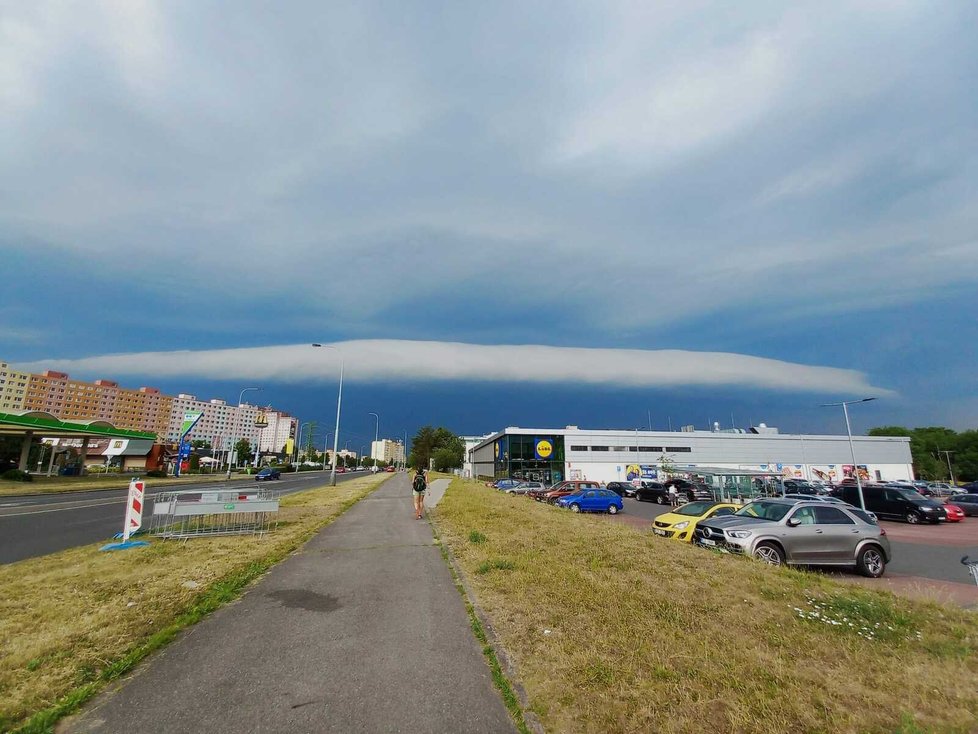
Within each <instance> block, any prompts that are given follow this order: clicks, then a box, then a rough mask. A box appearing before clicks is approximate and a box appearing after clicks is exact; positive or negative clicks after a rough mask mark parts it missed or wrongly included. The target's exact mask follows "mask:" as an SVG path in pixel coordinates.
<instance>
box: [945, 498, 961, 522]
mask: <svg viewBox="0 0 978 734" xmlns="http://www.w3.org/2000/svg"><path fill="white" fill-rule="evenodd" d="M944 512H946V513H947V521H948V522H961V521H962V520H964V510H963V509H961V508H960V507H958V506H957V505H952V504H950V503H945V505H944Z"/></svg>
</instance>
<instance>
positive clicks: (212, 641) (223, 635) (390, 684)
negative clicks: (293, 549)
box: [58, 474, 515, 734]
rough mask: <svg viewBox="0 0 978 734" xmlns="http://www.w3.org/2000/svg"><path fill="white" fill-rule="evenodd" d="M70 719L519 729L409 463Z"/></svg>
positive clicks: (138, 726) (101, 727) (82, 725)
mask: <svg viewBox="0 0 978 734" xmlns="http://www.w3.org/2000/svg"><path fill="white" fill-rule="evenodd" d="M326 491H328V490H326ZM58 731H62V732H126V731H136V732H140V733H141V734H145V733H147V732H200V731H207V732H235V733H237V732H290V733H291V732H344V733H346V732H411V733H412V734H413V733H416V732H452V733H453V734H454V733H455V732H463V731H464V732H513V731H515V727H514V725H513V723H512V721H511V719H510V717H509V714H508V713H507V711H506V708H505V706H504V705H503V703H502V700H501V698H500V696H499V694H498V692H497V691H496V690H495V689H494V688H493V686H492V680H491V676H490V671H489V668H488V666H487V665H486V662H485V659H484V658H483V655H482V652H481V650H480V649H479V645H478V644H477V642H476V640H475V637H474V636H473V634H472V630H471V628H470V627H469V619H468V616H467V614H466V611H465V606H464V604H463V602H462V599H461V597H460V596H459V593H458V591H457V590H456V588H455V585H454V583H453V581H452V578H451V573H450V572H449V570H448V567H447V566H446V564H445V562H444V560H443V558H442V556H441V552H440V550H439V548H438V547H437V546H435V545H434V541H433V535H432V531H431V526H430V525H429V524H428V523H427V522H426V521H423V520H422V521H418V520H415V519H414V516H413V506H412V503H411V489H410V484H409V478H408V475H407V474H399V475H398V476H396V477H393V478H391V479H390V480H388V481H387V482H386V483H385V484H384V485H383V486H381V487H380V489H378V490H377V491H376V492H374V493H373V494H372V495H370V496H369V497H367V498H365V499H363V500H361V501H360V502H359V503H357V504H356V505H355V506H354V507H352V508H351V509H350V510H348V511H347V512H346V513H345V514H344V515H343V516H341V517H340V518H338V519H337V520H336V521H335V522H334V523H332V524H331V525H329V526H327V527H326V528H325V529H324V530H323V531H322V532H320V533H319V534H318V535H317V536H316V537H315V538H313V539H312V540H311V541H310V542H309V543H308V544H307V545H306V546H305V547H304V548H303V549H302V550H301V551H300V552H298V553H297V554H296V555H294V556H293V557H292V558H289V559H288V560H287V561H285V562H284V563H282V564H280V565H279V566H277V567H276V568H275V569H273V570H272V571H271V572H270V573H269V574H268V575H267V576H266V577H265V578H264V579H262V580H261V581H260V582H259V583H258V584H257V585H256V586H254V587H253V588H251V589H250V590H249V591H248V592H247V593H246V594H245V595H244V596H243V597H242V598H241V599H240V600H239V601H238V602H237V603H235V604H232V605H230V606H228V607H226V608H224V609H222V610H220V611H218V612H217V613H215V614H214V615H213V616H211V617H210V618H208V619H207V620H205V621H204V622H201V623H200V624H198V625H196V626H195V627H193V628H191V629H190V630H188V631H187V633H185V634H184V635H183V636H181V638H180V639H179V640H177V641H176V642H175V643H174V644H172V645H170V646H169V647H168V648H167V649H165V650H164V651H162V652H161V653H160V654H158V655H156V656H154V657H153V658H152V659H151V660H149V661H147V662H146V663H145V664H144V665H143V666H141V667H140V668H139V669H138V670H137V671H136V673H134V674H133V676H131V677H130V678H129V679H127V680H126V681H125V682H124V683H123V684H122V685H121V686H120V687H119V688H118V689H117V690H114V691H110V692H107V693H106V694H103V695H102V696H100V697H99V698H98V699H97V700H96V701H95V702H94V703H93V704H91V705H89V706H88V707H87V708H86V710H85V711H84V712H83V713H82V714H81V715H79V716H77V717H74V718H73V719H70V720H67V721H65V722H63V724H62V725H61V726H60V727H59V728H58Z"/></svg>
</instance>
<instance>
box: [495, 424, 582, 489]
mask: <svg viewBox="0 0 978 734" xmlns="http://www.w3.org/2000/svg"><path fill="white" fill-rule="evenodd" d="M493 455H494V457H495V475H496V478H497V479H503V478H506V477H512V478H513V479H521V480H524V481H528V482H543V483H544V484H546V485H547V486H549V485H551V484H555V483H556V482H561V481H563V480H564V437H563V436H551V435H546V434H543V435H539V436H524V435H518V434H517V435H507V436H503V437H502V438H500V439H499V440H498V441H496V445H495V447H494V449H493Z"/></svg>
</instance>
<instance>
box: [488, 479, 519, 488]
mask: <svg viewBox="0 0 978 734" xmlns="http://www.w3.org/2000/svg"><path fill="white" fill-rule="evenodd" d="M518 484H521V482H520V480H519V479H497V480H496V481H495V482H493V483H492V486H493V487H495V488H496V489H504V490H505V489H512V488H513V487H515V486H517V485H518Z"/></svg>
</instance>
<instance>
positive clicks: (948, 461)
mask: <svg viewBox="0 0 978 734" xmlns="http://www.w3.org/2000/svg"><path fill="white" fill-rule="evenodd" d="M937 453H939V454H944V458H945V459H947V473H948V474H950V475H951V486H952V487H955V486H957V484H956V483H955V481H954V470H953V469H951V454H953V453H955V452H954V451H945V450H944V449H938V450H937ZM38 463H40V462H38Z"/></svg>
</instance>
